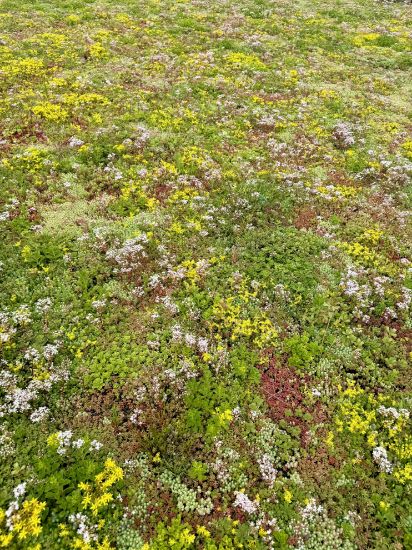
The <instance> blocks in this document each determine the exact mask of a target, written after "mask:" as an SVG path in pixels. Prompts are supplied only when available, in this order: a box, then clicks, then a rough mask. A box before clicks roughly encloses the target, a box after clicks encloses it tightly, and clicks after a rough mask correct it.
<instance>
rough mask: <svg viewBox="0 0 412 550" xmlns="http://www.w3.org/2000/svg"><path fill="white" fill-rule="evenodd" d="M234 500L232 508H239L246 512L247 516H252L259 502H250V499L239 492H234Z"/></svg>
mask: <svg viewBox="0 0 412 550" xmlns="http://www.w3.org/2000/svg"><path fill="white" fill-rule="evenodd" d="M235 495H236V499H235V501H234V503H233V506H236V507H237V508H240V509H241V510H242V511H243V512H246V513H247V514H254V513H255V512H257V511H258V509H259V502H258V501H256V500H255V501H252V500H250V498H249V497H248V496H247V495H246V494H245V493H241V492H240V491H236V492H235Z"/></svg>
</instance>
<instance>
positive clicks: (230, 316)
mask: <svg viewBox="0 0 412 550" xmlns="http://www.w3.org/2000/svg"><path fill="white" fill-rule="evenodd" d="M242 298H243V299H242ZM247 302H248V298H247V299H246V300H245V294H244V295H243V297H242V294H239V295H238V296H229V297H228V298H226V299H224V300H219V301H218V302H217V303H215V304H214V306H213V308H212V314H213V319H214V320H213V322H212V323H211V324H212V327H213V328H217V329H218V331H219V333H220V332H221V331H225V330H227V331H229V332H230V333H231V335H230V338H231V340H233V341H235V340H239V339H240V338H242V337H245V338H252V339H253V342H254V344H256V345H257V347H258V348H260V349H261V348H263V347H265V346H270V345H273V344H274V343H275V340H276V339H277V337H278V332H277V330H276V328H275V327H274V326H273V323H272V322H271V320H270V319H268V318H267V316H266V315H265V313H261V312H259V313H258V314H256V315H255V316H254V317H252V318H251V319H250V318H246V319H245V318H242V314H243V315H244V312H243V309H244V305H245V304H247Z"/></svg>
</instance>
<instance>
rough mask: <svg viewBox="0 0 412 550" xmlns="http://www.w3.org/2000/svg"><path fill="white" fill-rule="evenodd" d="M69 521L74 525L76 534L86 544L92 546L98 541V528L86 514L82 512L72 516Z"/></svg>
mask: <svg viewBox="0 0 412 550" xmlns="http://www.w3.org/2000/svg"><path fill="white" fill-rule="evenodd" d="M69 521H70V523H71V524H72V525H73V527H74V529H75V531H76V533H77V534H78V535H79V536H80V537H81V538H82V539H83V542H84V543H85V544H90V543H92V542H96V541H97V540H98V535H97V526H96V525H92V524H91V523H90V520H89V518H88V517H87V516H85V515H84V514H81V513H80V512H79V513H77V514H71V515H70V516H69Z"/></svg>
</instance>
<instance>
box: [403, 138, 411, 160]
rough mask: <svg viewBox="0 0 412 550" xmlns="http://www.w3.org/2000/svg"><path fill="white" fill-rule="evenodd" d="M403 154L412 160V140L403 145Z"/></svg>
mask: <svg viewBox="0 0 412 550" xmlns="http://www.w3.org/2000/svg"><path fill="white" fill-rule="evenodd" d="M402 149H403V154H404V155H405V157H406V158H408V159H409V160H412V139H408V140H407V141H405V143H404V144H403V145H402Z"/></svg>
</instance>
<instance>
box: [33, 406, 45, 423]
mask: <svg viewBox="0 0 412 550" xmlns="http://www.w3.org/2000/svg"><path fill="white" fill-rule="evenodd" d="M49 413H50V411H49V409H48V408H47V407H39V408H38V409H36V410H35V411H33V412H32V413H31V415H30V420H31V421H32V422H41V421H42V420H44V419H45V418H47V417H48V416H49Z"/></svg>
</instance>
